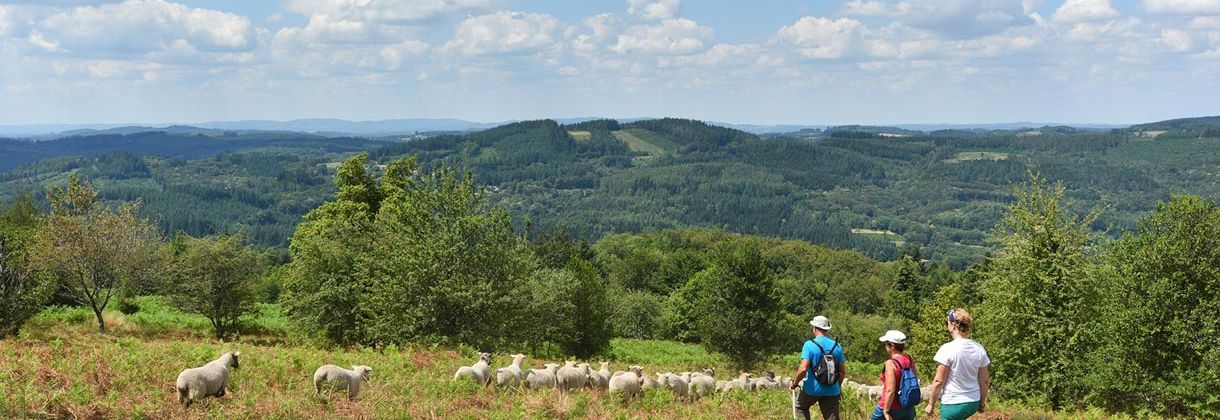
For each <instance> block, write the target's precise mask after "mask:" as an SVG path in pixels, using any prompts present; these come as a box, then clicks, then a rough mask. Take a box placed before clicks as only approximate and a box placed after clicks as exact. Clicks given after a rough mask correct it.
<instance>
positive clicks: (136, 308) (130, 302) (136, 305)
mask: <svg viewBox="0 0 1220 420" xmlns="http://www.w3.org/2000/svg"><path fill="white" fill-rule="evenodd" d="M116 306H117V307H118V310H119V312H120V313H122V314H123V315H132V314H135V313H136V312H140V302H139V301H137V300H136V299H135V298H133V297H130V296H123V297H122V298H120V299H119V303H118V305H116Z"/></svg>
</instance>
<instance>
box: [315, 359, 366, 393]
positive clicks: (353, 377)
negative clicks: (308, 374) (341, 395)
mask: <svg viewBox="0 0 1220 420" xmlns="http://www.w3.org/2000/svg"><path fill="white" fill-rule="evenodd" d="M372 372H373V368H371V367H368V366H361V365H353V366H352V370H347V369H344V368H341V367H338V366H335V365H322V367H319V368H318V370H316V371H314V372H313V388H314V394H321V393H322V383H323V382H343V383H346V384H347V399H349V400H352V399H356V395H359V394H360V384H361V382H368V381H369V373H372Z"/></svg>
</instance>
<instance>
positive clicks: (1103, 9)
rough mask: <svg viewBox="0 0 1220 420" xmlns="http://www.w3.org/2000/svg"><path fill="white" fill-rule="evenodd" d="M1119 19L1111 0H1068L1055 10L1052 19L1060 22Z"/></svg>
mask: <svg viewBox="0 0 1220 420" xmlns="http://www.w3.org/2000/svg"><path fill="white" fill-rule="evenodd" d="M1117 17H1118V11H1117V10H1114V6H1112V5H1111V4H1110V0H1067V1H1065V2H1063V5H1062V6H1059V8H1058V9H1056V10H1055V14H1054V15H1051V19H1054V20H1055V21H1058V22H1066V23H1073V22H1096V21H1101V20H1109V19H1114V18H1117Z"/></svg>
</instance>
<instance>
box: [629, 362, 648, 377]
mask: <svg viewBox="0 0 1220 420" xmlns="http://www.w3.org/2000/svg"><path fill="white" fill-rule="evenodd" d="M627 371H628V372H631V373H634V374H636V375H640V376H641V377H643V376H644V367H643V366H639V365H633V366H631V367H629V368H627Z"/></svg>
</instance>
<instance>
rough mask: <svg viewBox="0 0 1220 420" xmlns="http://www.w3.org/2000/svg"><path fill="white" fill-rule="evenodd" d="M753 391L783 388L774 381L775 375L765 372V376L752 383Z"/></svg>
mask: <svg viewBox="0 0 1220 420" xmlns="http://www.w3.org/2000/svg"><path fill="white" fill-rule="evenodd" d="M752 382H753V386H754V389H780V388H783V387H784V386H783V385H782V384H780V382H779V381H778V380H776V379H775V373H774V372H771V371H767V376H764V377H761V378H758V379H755V380H753V381H752Z"/></svg>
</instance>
